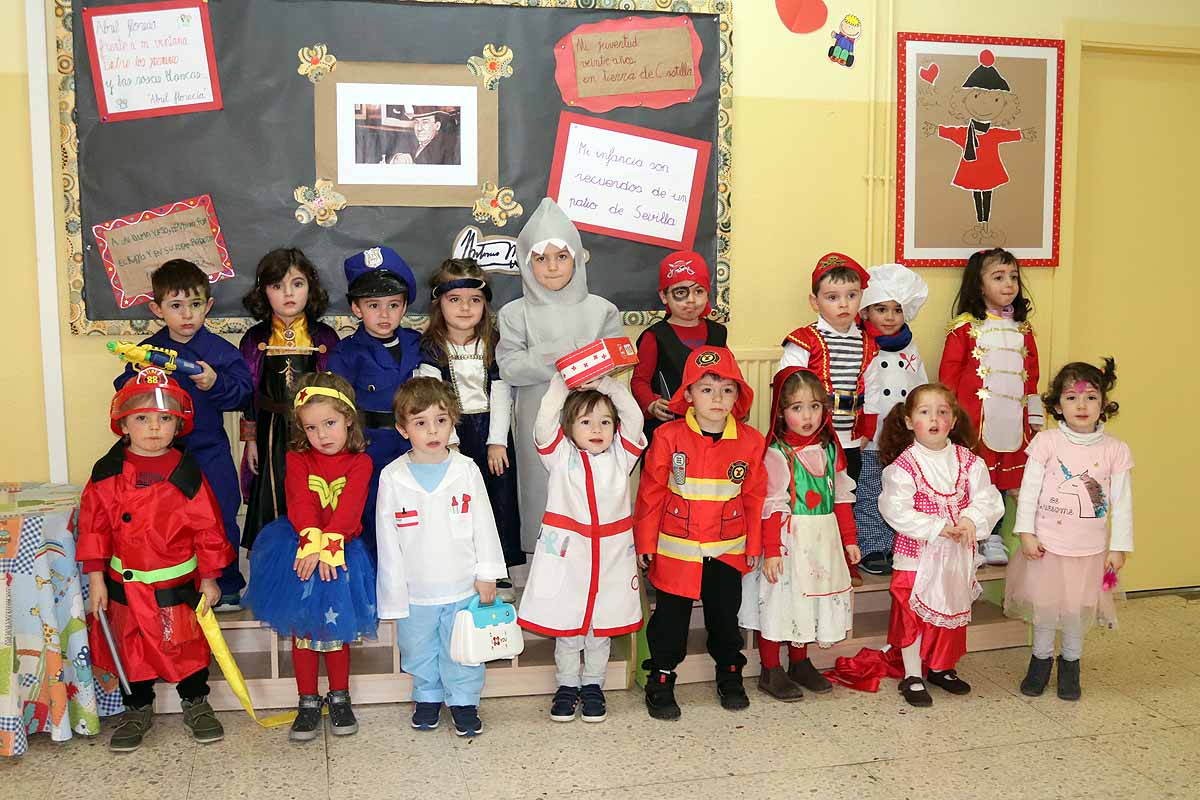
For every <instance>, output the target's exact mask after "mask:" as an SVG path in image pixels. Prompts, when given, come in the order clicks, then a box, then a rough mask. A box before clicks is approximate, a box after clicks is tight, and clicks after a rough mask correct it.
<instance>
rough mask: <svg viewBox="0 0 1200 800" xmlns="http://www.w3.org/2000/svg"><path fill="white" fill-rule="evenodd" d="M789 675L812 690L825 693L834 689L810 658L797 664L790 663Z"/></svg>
mask: <svg viewBox="0 0 1200 800" xmlns="http://www.w3.org/2000/svg"><path fill="white" fill-rule="evenodd" d="M788 677H789V678H791V679H792V680H793V681H795V682H796V683H798V684H800V685H801V686H803V687H804V688H805V689H808V690H809V691H810V692H816V693H817V694H824V693H825V692H830V691H833V684H832V683H830V682H829V680H828V679H827V678H826V677H825V676H824V675H822V674H821V673H820V672H818V671H817V668H816V667H814V666H813V663H812V661H811V660H810V659H807V658H806V659H804V660H803V661H797V662H796V663H795V664H789V665H788Z"/></svg>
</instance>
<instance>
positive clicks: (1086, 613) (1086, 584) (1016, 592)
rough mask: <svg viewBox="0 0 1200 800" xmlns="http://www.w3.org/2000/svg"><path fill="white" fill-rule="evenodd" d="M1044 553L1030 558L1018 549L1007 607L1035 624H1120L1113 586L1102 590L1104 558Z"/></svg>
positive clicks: (1006, 584) (1082, 627) (1010, 613)
mask: <svg viewBox="0 0 1200 800" xmlns="http://www.w3.org/2000/svg"><path fill="white" fill-rule="evenodd" d="M1105 555H1106V553H1104V552H1100V553H1097V554H1096V555H1094V556H1059V555H1055V554H1054V553H1045V554H1044V555H1043V556H1042V557H1041V558H1039V559H1030V558H1026V557H1025V556H1024V555H1022V554H1021V552H1020V551H1019V550H1018V551H1017V552H1016V553H1014V554H1013V556H1012V559H1011V560H1010V561H1009V562H1008V573H1007V575H1006V576H1005V582H1004V613H1005V614H1007V615H1008V616H1010V617H1017V618H1019V619H1024V620H1025V621H1026V622H1029V623H1032V624H1033V625H1037V626H1039V627H1041V626H1052V627H1054V628H1057V629H1060V630H1061V629H1062V628H1072V629H1077V630H1084V631H1086V630H1088V629H1089V628H1091V627H1092V626H1094V625H1101V626H1103V627H1105V628H1115V627H1116V626H1117V613H1116V607H1115V606H1116V604H1115V601H1116V599H1117V598H1116V597H1114V595H1116V594H1118V593H1119V592H1120V590H1119V588H1116V587H1114V588H1113V589H1111V590H1109V591H1107V592H1106V591H1104V589H1103V586H1102V583H1103V580H1104V558H1105Z"/></svg>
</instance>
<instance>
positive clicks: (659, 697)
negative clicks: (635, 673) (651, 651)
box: [643, 661, 680, 720]
mask: <svg viewBox="0 0 1200 800" xmlns="http://www.w3.org/2000/svg"><path fill="white" fill-rule="evenodd" d="M643 666H644V667H645V668H646V669H649V670H650V674H649V675H647V676H646V711H648V712H649V713H650V716H651V717H653V718H654V719H662V720H674V719H679V713H680V712H679V704H678V703H676V702H675V673H674V672H663V671H662V670H658V669H653V668H651V667H650V662H649V661H647V662H646V663H645V664H644V665H643Z"/></svg>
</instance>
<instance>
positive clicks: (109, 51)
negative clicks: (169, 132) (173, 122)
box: [83, 0, 222, 122]
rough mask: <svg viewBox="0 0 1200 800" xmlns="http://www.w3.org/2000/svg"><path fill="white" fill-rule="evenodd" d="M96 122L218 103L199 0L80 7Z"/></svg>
mask: <svg viewBox="0 0 1200 800" xmlns="http://www.w3.org/2000/svg"><path fill="white" fill-rule="evenodd" d="M83 21H84V31H85V33H86V35H87V45H88V55H89V57H90V61H91V65H92V83H93V85H94V87H95V91H96V104H97V106H98V108H99V111H100V121H101V122H116V121H119V120H125V119H138V118H142V117H161V116H166V115H169V114H186V113H190V112H194V111H211V110H213V109H218V108H221V107H222V103H221V85H220V82H219V80H218V78H217V63H216V58H215V55H214V51H213V42H212V29H211V27H210V26H209V19H208V6H207V5H204V4H202V3H201V0H167V2H160V3H140V4H137V5H123V6H107V7H103V8H93V7H89V8H85V9H83Z"/></svg>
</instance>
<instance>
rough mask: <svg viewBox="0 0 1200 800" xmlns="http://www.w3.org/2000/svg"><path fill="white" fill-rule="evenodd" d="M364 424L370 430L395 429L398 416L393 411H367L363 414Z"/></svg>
mask: <svg viewBox="0 0 1200 800" xmlns="http://www.w3.org/2000/svg"><path fill="white" fill-rule="evenodd" d="M362 415H363V423H364V424H365V425H366V426H367V427H368V428H395V427H396V415H395V414H393V413H392V412H391V411H366V410H364V411H363V412H362Z"/></svg>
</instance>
